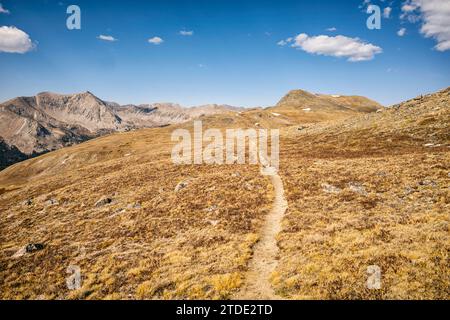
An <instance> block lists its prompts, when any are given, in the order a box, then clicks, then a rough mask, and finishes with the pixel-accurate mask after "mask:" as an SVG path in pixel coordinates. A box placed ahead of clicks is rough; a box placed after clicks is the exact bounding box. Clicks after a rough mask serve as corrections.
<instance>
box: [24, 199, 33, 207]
mask: <svg viewBox="0 0 450 320" xmlns="http://www.w3.org/2000/svg"><path fill="white" fill-rule="evenodd" d="M22 204H23V205H24V206H31V205H32V204H33V200H31V199H27V200H25V201H24V202H22Z"/></svg>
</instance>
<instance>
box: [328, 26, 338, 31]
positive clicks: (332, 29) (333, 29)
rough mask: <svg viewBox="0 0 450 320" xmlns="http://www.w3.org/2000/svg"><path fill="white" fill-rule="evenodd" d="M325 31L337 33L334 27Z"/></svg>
mask: <svg viewBox="0 0 450 320" xmlns="http://www.w3.org/2000/svg"><path fill="white" fill-rule="evenodd" d="M327 31H330V32H334V31H337V29H336V28H335V27H331V28H328V29H327Z"/></svg>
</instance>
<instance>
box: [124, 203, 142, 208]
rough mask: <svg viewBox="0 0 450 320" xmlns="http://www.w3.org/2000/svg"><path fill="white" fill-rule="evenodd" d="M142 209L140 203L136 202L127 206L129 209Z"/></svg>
mask: <svg viewBox="0 0 450 320" xmlns="http://www.w3.org/2000/svg"><path fill="white" fill-rule="evenodd" d="M140 208H142V206H141V204H140V203H139V202H135V203H130V204H129V205H128V206H127V209H140Z"/></svg>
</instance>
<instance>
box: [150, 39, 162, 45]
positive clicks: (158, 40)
mask: <svg viewBox="0 0 450 320" xmlns="http://www.w3.org/2000/svg"><path fill="white" fill-rule="evenodd" d="M148 42H149V43H153V44H155V45H160V44H161V43H163V42H164V40H163V39H161V38H160V37H153V38H150V39H148Z"/></svg>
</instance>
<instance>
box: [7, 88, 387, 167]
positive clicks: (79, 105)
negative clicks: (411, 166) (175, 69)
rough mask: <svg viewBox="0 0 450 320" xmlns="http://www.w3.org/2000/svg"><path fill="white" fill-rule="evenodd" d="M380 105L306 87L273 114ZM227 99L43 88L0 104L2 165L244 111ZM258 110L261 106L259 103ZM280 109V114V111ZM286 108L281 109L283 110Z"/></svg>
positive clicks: (330, 112) (298, 117) (304, 118)
mask: <svg viewBox="0 0 450 320" xmlns="http://www.w3.org/2000/svg"><path fill="white" fill-rule="evenodd" d="M379 108H381V105H379V104H378V103H377V102H375V101H372V100H370V99H367V98H364V97H353V96H338V95H319V94H312V93H309V92H306V91H303V90H295V91H292V92H290V93H289V94H287V95H286V96H285V97H284V98H283V99H281V101H280V102H279V103H278V104H277V105H276V106H275V107H273V108H269V110H270V111H273V112H272V116H273V115H278V116H281V115H282V116H284V118H285V122H284V123H285V124H290V123H291V122H292V121H293V120H295V121H301V122H304V123H310V122H317V121H323V120H330V119H337V118H341V117H346V116H349V115H352V114H356V113H361V112H374V111H376V110H377V109H379ZM244 110H245V109H244V108H239V107H233V106H229V105H217V104H210V105H203V106H197V107H191V108H185V107H182V106H180V105H178V104H173V103H154V104H142V105H133V104H128V105H120V104H117V103H114V102H107V101H104V100H102V99H100V98H98V97H96V96H95V95H93V94H92V93H91V92H89V91H87V92H84V93H79V94H55V93H50V92H43V93H39V94H37V95H36V96H33V97H18V98H15V99H12V100H9V101H6V102H4V103H2V104H0V148H1V150H2V151H3V152H2V153H1V155H0V169H3V168H5V167H7V166H9V165H11V164H14V163H16V162H19V161H22V160H25V159H27V158H30V157H34V156H36V155H40V154H43V153H46V152H48V151H53V150H57V149H60V148H62V147H67V146H70V145H74V144H78V143H80V142H83V141H86V140H89V139H92V138H96V137H99V136H102V135H105V134H109V133H112V132H124V131H130V130H135V129H141V128H153V127H162V126H167V125H170V124H178V123H183V122H187V121H189V120H192V119H195V118H199V117H202V116H209V115H214V114H224V113H229V112H234V113H238V112H242V111H244ZM257 110H258V109H257ZM278 112H279V113H280V114H278ZM281 113H282V114H281Z"/></svg>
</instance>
